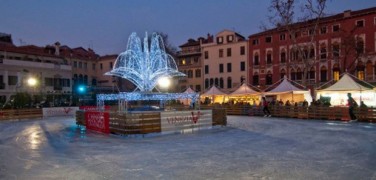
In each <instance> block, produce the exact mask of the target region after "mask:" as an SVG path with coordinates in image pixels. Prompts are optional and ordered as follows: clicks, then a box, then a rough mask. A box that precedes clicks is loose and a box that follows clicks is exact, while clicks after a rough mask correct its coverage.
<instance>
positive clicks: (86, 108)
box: [80, 105, 110, 111]
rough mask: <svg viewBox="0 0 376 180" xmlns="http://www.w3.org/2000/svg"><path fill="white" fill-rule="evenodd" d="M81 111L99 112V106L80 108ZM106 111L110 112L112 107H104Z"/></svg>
mask: <svg viewBox="0 0 376 180" xmlns="http://www.w3.org/2000/svg"><path fill="white" fill-rule="evenodd" d="M80 110H84V111H97V106H80ZM104 110H105V111H108V110H110V106H108V105H105V106H104Z"/></svg>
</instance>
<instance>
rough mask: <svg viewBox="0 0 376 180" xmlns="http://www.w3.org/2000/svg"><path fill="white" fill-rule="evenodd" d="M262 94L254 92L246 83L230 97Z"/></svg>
mask: <svg viewBox="0 0 376 180" xmlns="http://www.w3.org/2000/svg"><path fill="white" fill-rule="evenodd" d="M259 94H260V93H259V92H257V91H255V90H253V89H252V88H251V87H249V86H248V85H247V84H246V83H243V84H242V85H241V86H240V87H239V88H238V89H236V90H235V91H234V92H232V93H231V94H229V96H247V95H259Z"/></svg>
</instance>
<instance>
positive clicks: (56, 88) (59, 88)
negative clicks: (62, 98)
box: [54, 86, 63, 91]
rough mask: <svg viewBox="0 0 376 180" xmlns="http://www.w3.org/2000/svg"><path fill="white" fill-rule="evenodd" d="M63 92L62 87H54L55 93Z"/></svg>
mask: <svg viewBox="0 0 376 180" xmlns="http://www.w3.org/2000/svg"><path fill="white" fill-rule="evenodd" d="M61 90H63V87H62V86H54V91H61Z"/></svg>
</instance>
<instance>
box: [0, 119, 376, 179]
mask: <svg viewBox="0 0 376 180" xmlns="http://www.w3.org/2000/svg"><path fill="white" fill-rule="evenodd" d="M0 179H341V180H342V179H376V125H375V124H368V123H343V122H335V121H316V120H299V119H284V118H264V117H246V116H228V126H227V127H214V128H213V129H210V130H204V131H198V132H194V133H187V134H169V135H147V136H145V137H142V136H131V137H125V136H118V135H103V134H97V133H93V132H89V131H82V130H81V129H80V128H77V126H76V125H75V121H74V118H72V117H69V118H62V117H59V118H47V119H43V120H27V121H6V122H0Z"/></svg>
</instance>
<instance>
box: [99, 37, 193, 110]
mask: <svg viewBox="0 0 376 180" xmlns="http://www.w3.org/2000/svg"><path fill="white" fill-rule="evenodd" d="M105 75H109V76H118V77H121V78H124V79H128V80H129V81H130V82H132V83H133V84H134V85H136V87H137V90H138V91H134V92H120V93H119V94H97V106H98V109H101V110H103V109H104V101H110V100H119V107H120V106H121V105H120V104H126V103H124V102H126V101H137V100H161V101H166V100H176V99H191V100H192V102H195V101H196V100H197V99H198V97H199V94H198V93H157V92H152V90H153V89H154V88H155V87H156V85H157V84H158V81H159V80H163V79H171V78H172V77H177V76H186V75H185V74H184V73H181V72H179V71H178V68H177V66H176V63H175V60H174V59H173V58H172V57H171V55H169V54H167V53H166V50H165V47H164V44H163V40H162V38H161V36H159V35H157V34H156V33H153V34H152V36H151V39H150V48H149V41H148V35H147V33H146V35H145V38H144V41H143V44H142V43H141V40H140V38H139V37H137V35H136V33H132V34H131V35H130V37H129V38H128V45H127V49H126V51H124V52H123V53H121V54H120V55H119V56H118V57H117V59H116V61H115V64H114V67H113V69H112V70H111V71H110V72H107V73H105ZM162 84H163V85H169V84H168V83H167V82H166V81H164V82H163V83H162ZM119 109H121V108H119Z"/></svg>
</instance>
